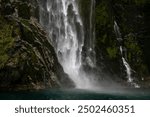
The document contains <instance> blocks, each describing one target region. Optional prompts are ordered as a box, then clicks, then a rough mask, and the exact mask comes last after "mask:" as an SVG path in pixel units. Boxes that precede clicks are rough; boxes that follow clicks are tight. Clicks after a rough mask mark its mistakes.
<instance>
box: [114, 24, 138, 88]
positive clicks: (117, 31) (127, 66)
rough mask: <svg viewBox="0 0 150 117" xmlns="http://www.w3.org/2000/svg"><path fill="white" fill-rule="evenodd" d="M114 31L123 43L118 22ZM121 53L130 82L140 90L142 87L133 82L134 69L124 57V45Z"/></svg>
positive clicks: (121, 47)
mask: <svg viewBox="0 0 150 117" xmlns="http://www.w3.org/2000/svg"><path fill="white" fill-rule="evenodd" d="M114 31H115V34H116V37H117V40H118V41H119V42H122V41H123V38H122V35H121V33H120V29H119V26H118V24H117V22H116V21H114ZM120 53H121V56H122V62H123V64H124V66H125V68H126V73H127V78H128V82H129V83H131V84H132V85H133V86H134V87H136V88H139V87H140V86H139V85H138V84H136V83H134V82H133V78H132V76H131V75H132V69H131V67H130V65H129V63H128V62H127V61H126V59H125V57H124V55H123V46H122V44H120Z"/></svg>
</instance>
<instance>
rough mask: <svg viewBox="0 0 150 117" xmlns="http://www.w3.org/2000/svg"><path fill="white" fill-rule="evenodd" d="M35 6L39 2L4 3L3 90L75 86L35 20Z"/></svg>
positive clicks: (0, 27)
mask: <svg viewBox="0 0 150 117" xmlns="http://www.w3.org/2000/svg"><path fill="white" fill-rule="evenodd" d="M35 3H36V0H35V2H33V1H32V3H31V2H30V1H22V0H14V1H9V0H7V1H6V0H2V1H0V6H1V8H0V10H1V11H0V87H1V89H4V90H9V89H10V90H11V89H15V90H17V89H24V90H26V89H41V88H48V87H60V86H65V87H67V86H69V84H72V85H70V86H73V83H72V82H71V81H70V80H69V79H68V76H67V75H66V74H65V73H64V72H63V69H62V67H61V65H60V64H59V62H58V60H57V57H56V54H55V51H54V49H53V47H52V46H51V44H50V42H49V39H48V36H47V34H46V32H45V31H44V29H43V28H42V27H41V26H40V24H39V23H38V21H37V19H36V18H35V17H36V13H34V10H35V9H36V7H35V6H33V5H34V4H35ZM62 77H63V79H62ZM66 82H68V85H66V84H65V83H66ZM69 82H70V83H69ZM6 88H7V89H6Z"/></svg>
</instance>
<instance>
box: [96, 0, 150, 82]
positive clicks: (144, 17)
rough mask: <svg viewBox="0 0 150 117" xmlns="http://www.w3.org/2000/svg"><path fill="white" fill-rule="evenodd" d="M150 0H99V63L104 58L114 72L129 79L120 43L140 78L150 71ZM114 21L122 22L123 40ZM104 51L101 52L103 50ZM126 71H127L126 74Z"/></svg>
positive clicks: (145, 76)
mask: <svg viewBox="0 0 150 117" xmlns="http://www.w3.org/2000/svg"><path fill="white" fill-rule="evenodd" d="M149 6H150V2H149V1H148V0H119V1H118V0H96V53H97V60H98V63H97V64H98V65H99V66H100V65H101V63H100V62H104V63H105V64H104V65H105V68H108V69H107V70H108V71H109V70H110V71H111V72H112V74H117V75H118V76H119V77H121V78H124V79H126V78H125V77H126V73H125V68H124V66H123V63H122V61H121V53H120V50H119V46H120V45H121V46H123V51H124V52H123V54H124V55H123V56H124V57H125V59H126V60H127V62H128V63H129V64H130V66H131V68H132V70H133V74H134V75H135V76H133V78H134V77H136V78H137V79H138V80H139V81H140V82H142V81H141V80H142V79H143V78H145V79H146V78H147V77H148V76H149V75H150V74H149V73H150V69H149V68H150V67H149V66H150V64H149V55H150V54H149V52H148V50H149V47H150V46H149V45H150V42H149V41H148V40H149V37H150V35H149V33H148V32H149V31H150V25H149V22H148V20H149V19H150V17H149V16H150V14H149V13H150V11H149V9H148V7H149ZM114 21H116V22H117V23H118V26H119V28H120V32H121V36H122V39H123V41H122V42H121V43H120V42H118V41H117V39H116V36H115V32H114ZM99 53H100V54H99ZM123 74H124V75H123Z"/></svg>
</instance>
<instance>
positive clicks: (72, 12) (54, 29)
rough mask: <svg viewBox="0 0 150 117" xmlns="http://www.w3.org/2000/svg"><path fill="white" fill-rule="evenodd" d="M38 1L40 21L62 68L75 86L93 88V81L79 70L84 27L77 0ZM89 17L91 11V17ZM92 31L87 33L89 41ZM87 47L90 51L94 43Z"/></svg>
mask: <svg viewBox="0 0 150 117" xmlns="http://www.w3.org/2000/svg"><path fill="white" fill-rule="evenodd" d="M92 1H93V0H92ZM40 4H41V6H40V7H41V8H40V23H41V24H42V25H43V26H44V27H46V29H47V31H48V33H49V37H50V39H51V40H50V41H51V43H52V44H53V46H54V48H55V51H56V53H57V56H58V60H59V62H60V63H61V65H62V66H63V68H64V71H65V72H66V73H67V74H68V75H69V77H70V78H71V79H72V80H73V81H74V82H75V84H76V87H77V88H92V87H93V85H92V81H91V80H90V78H89V77H88V75H87V74H86V73H85V72H83V71H82V70H81V66H82V48H83V46H84V26H83V22H82V19H81V17H80V14H79V8H78V4H77V0H46V1H44V3H40ZM91 5H92V6H91V10H93V5H94V3H93V2H92V4H91ZM91 12H93V11H91ZM92 16H93V14H92V13H91V15H90V17H91V18H90V20H92ZM90 28H91V29H90V30H91V31H92V30H93V27H92V21H90ZM93 34H94V32H91V34H90V35H91V37H90V41H91V42H90V43H91V44H92V43H93V40H92V38H93ZM90 49H91V50H90V51H93V49H94V47H93V45H90Z"/></svg>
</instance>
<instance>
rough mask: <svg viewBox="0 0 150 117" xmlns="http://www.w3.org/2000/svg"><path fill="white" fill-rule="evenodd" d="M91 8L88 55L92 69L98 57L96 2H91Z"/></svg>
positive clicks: (93, 0)
mask: <svg viewBox="0 0 150 117" xmlns="http://www.w3.org/2000/svg"><path fill="white" fill-rule="evenodd" d="M90 2H91V6H90V15H89V19H90V22H89V39H88V40H89V50H88V53H87V55H88V56H87V63H88V65H89V66H90V67H92V68H93V67H95V66H96V57H95V51H94V50H95V44H94V42H95V25H94V24H95V18H93V17H95V11H94V10H95V0H90Z"/></svg>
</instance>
